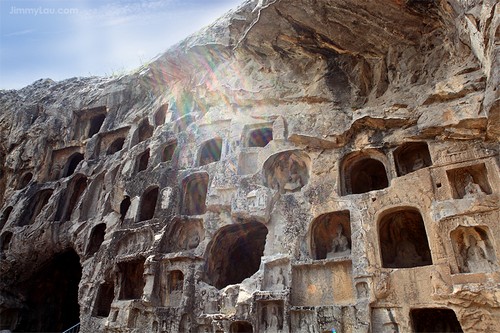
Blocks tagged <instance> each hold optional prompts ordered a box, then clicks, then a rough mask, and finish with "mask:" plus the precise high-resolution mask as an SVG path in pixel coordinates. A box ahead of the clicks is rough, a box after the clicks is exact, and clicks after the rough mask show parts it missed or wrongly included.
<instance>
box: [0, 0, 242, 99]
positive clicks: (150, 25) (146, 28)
mask: <svg viewBox="0 0 500 333" xmlns="http://www.w3.org/2000/svg"><path fill="white" fill-rule="evenodd" d="M242 2H243V0H114V1H113V0H112V1H103V0H72V1H64V0H37V1H35V0H17V1H14V0H0V89H18V88H21V87H24V86H26V85H28V84H30V83H32V82H33V81H36V80H38V79H40V78H51V79H53V80H56V81H58V80H63V79H66V78H70V77H74V76H89V75H111V74H117V73H124V72H125V71H127V70H130V69H133V68H136V67H138V66H140V65H142V64H144V63H146V62H148V60H150V59H151V58H153V57H155V56H156V55H158V54H160V53H162V52H164V51H165V50H167V49H168V47H169V46H171V45H173V44H175V43H176V42H178V41H180V40H182V39H183V38H184V37H187V36H188V35H190V34H191V33H193V32H196V31H198V30H199V29H200V28H202V27H204V26H206V25H208V24H210V23H212V22H213V21H214V20H215V19H216V18H218V17H219V16H221V15H222V14H224V13H225V12H227V11H228V10H230V9H233V8H236V7H237V6H238V5H239V4H240V3H242Z"/></svg>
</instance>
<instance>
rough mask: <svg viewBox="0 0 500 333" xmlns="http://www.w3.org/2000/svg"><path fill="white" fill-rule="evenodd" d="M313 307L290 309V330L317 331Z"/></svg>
mask: <svg viewBox="0 0 500 333" xmlns="http://www.w3.org/2000/svg"><path fill="white" fill-rule="evenodd" d="M312 309H314V308H309V307H306V308H305V309H304V308H301V307H295V308H293V309H292V310H290V326H291V332H317V322H316V313H315V312H314V310H312Z"/></svg>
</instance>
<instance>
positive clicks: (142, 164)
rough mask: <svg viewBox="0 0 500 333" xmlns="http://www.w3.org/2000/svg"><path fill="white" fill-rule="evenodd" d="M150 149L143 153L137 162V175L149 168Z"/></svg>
mask: <svg viewBox="0 0 500 333" xmlns="http://www.w3.org/2000/svg"><path fill="white" fill-rule="evenodd" d="M148 163H149V148H148V149H146V150H145V151H143V152H142V153H141V154H140V155H139V156H137V158H136V160H135V173H138V172H141V171H144V170H146V169H147V168H148Z"/></svg>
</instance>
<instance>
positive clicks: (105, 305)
mask: <svg viewBox="0 0 500 333" xmlns="http://www.w3.org/2000/svg"><path fill="white" fill-rule="evenodd" d="M114 298H115V284H114V283H113V282H105V283H102V284H101V285H99V289H98V291H97V295H96V298H95V302H94V308H93V310H92V316H94V317H107V316H109V313H110V312H111V304H112V303H113V300H114Z"/></svg>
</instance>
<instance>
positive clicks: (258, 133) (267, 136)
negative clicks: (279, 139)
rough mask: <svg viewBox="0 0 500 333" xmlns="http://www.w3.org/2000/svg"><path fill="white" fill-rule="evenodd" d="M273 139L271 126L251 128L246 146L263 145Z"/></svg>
mask: <svg viewBox="0 0 500 333" xmlns="http://www.w3.org/2000/svg"><path fill="white" fill-rule="evenodd" d="M272 140H273V129H272V127H261V128H256V129H253V130H251V131H250V132H249V133H248V137H247V140H246V146H247V147H265V146H267V144H268V143H269V142H271V141H272Z"/></svg>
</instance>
